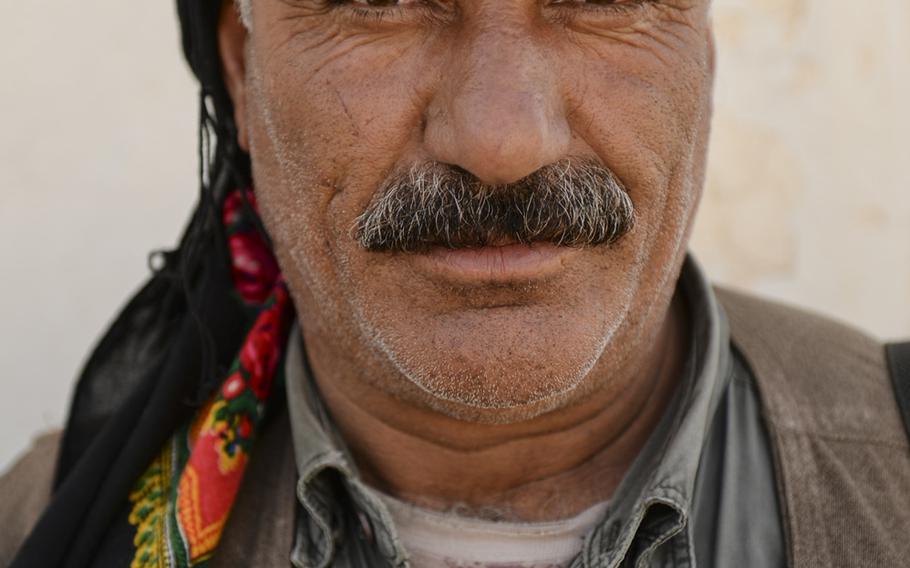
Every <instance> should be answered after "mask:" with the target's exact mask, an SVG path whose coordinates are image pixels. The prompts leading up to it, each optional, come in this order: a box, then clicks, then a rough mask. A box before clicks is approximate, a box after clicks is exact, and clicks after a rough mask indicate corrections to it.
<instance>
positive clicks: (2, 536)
mask: <svg viewBox="0 0 910 568" xmlns="http://www.w3.org/2000/svg"><path fill="white" fill-rule="evenodd" d="M60 437H61V432H59V431H56V432H50V433H47V434H43V435H41V436H39V437H38V438H36V439H35V441H34V442H33V444H32V447H31V448H30V449H29V450H28V452H26V454H25V455H24V456H22V457H21V458H20V459H19V461H17V462H16V463H15V464H13V466H12V467H11V468H10V469H9V470H8V471H6V472H5V473H4V474H3V475H2V476H0V504H2V506H0V526H2V527H3V529H2V530H0V566H7V565H8V564H9V562H10V561H11V560H12V557H13V555H14V554H15V553H16V550H17V549H18V548H19V545H20V544H21V543H22V541H23V540H25V537H26V536H27V535H28V533H29V531H31V529H32V527H33V526H34V524H35V523H36V522H37V520H38V517H39V516H40V515H41V512H42V511H43V510H44V508H45V507H46V506H47V503H48V501H49V500H50V497H51V489H52V484H53V477H54V469H55V465H56V461H57V450H58V448H59V446H60Z"/></svg>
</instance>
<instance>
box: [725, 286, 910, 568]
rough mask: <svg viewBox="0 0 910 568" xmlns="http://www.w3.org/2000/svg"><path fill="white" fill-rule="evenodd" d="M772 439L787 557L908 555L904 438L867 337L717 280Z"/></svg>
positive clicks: (825, 566) (848, 559) (878, 561)
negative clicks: (733, 289) (732, 289)
mask: <svg viewBox="0 0 910 568" xmlns="http://www.w3.org/2000/svg"><path fill="white" fill-rule="evenodd" d="M718 298H719V299H720V300H721V303H722V304H723V306H724V308H725V309H726V312H727V315H728V317H729V321H730V327H731V330H732V334H733V343H734V345H735V346H736V347H737V348H738V349H739V350H740V351H741V352H742V354H743V355H744V357H745V359H746V360H747V361H748V363H749V364H750V365H751V370H752V372H753V374H754V376H755V378H756V382H757V384H758V388H759V392H760V395H761V398H762V401H763V407H764V417H765V422H766V425H767V428H768V431H769V435H770V436H771V441H772V448H773V451H774V458H775V466H776V471H777V483H778V487H779V491H778V494H779V497H780V499H781V510H782V511H783V517H784V519H785V522H786V525H787V526H786V531H785V534H786V535H787V549H788V550H787V552H788V559H789V563H788V564H789V565H790V566H791V567H794V568H815V567H818V568H830V567H835V566H836V567H841V566H856V567H861V566H863V567H865V566H910V447H908V441H907V436H906V434H905V433H904V428H903V424H902V422H901V417H900V414H899V412H898V407H897V403H896V399H895V396H894V391H893V389H892V385H891V381H890V379H889V376H888V371H887V366H886V364H885V358H884V349H883V347H882V345H881V343H879V342H878V341H876V340H874V339H872V338H870V337H868V336H866V335H864V334H863V333H861V332H858V331H856V330H853V329H851V328H849V327H847V326H844V325H840V324H837V323H834V322H831V321H830V320H827V319H824V318H821V317H818V316H815V315H812V314H808V313H806V312H803V311H800V310H797V309H793V308H788V307H784V306H781V305H779V304H774V303H771V302H766V301H762V300H759V299H756V298H753V297H749V296H746V295H743V294H739V293H735V292H730V291H723V290H722V291H718Z"/></svg>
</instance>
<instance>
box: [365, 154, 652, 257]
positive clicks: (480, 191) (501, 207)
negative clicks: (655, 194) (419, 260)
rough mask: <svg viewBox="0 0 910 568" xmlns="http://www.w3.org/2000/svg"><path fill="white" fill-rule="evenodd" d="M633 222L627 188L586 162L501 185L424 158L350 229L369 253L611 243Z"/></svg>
mask: <svg viewBox="0 0 910 568" xmlns="http://www.w3.org/2000/svg"><path fill="white" fill-rule="evenodd" d="M634 223H635V210H634V207H633V204H632V199H631V198H630V197H629V194H628V192H627V191H626V189H625V187H623V185H622V183H621V182H620V181H619V179H618V178H617V177H616V175H614V174H613V172H611V171H610V170H609V169H608V168H606V167H604V166H602V165H600V164H599V163H596V162H594V161H591V160H582V159H566V160H562V161H559V162H556V163H554V164H551V165H548V166H545V167H543V168H541V169H539V170H537V171H536V172H534V173H533V174H531V175H529V176H528V177H526V178H524V179H522V180H519V181H517V182H515V183H510V184H504V185H489V184H484V183H481V182H480V181H479V180H478V179H477V178H476V177H474V176H473V175H472V174H470V173H469V172H467V171H465V170H463V169H460V168H457V167H454V166H450V165H446V164H441V163H436V162H429V163H424V164H420V165H418V166H415V167H413V168H411V169H410V170H408V171H405V172H402V173H399V174H396V175H393V176H391V177H390V178H389V179H388V180H387V181H386V182H385V183H384V184H383V186H382V187H381V188H380V190H379V191H378V192H377V194H376V195H375V197H374V198H373V200H372V201H371V202H370V204H369V205H368V206H367V208H366V210H365V211H364V212H363V214H362V215H360V216H359V217H358V218H357V219H356V220H355V222H354V229H353V232H354V236H355V238H356V239H357V241H358V242H359V244H360V246H362V247H363V248H364V249H366V250H368V251H373V252H423V251H426V250H427V249H429V248H431V247H436V246H442V247H447V248H452V249H456V248H476V247H483V246H491V245H496V244H503V243H532V242H549V243H554V244H556V245H561V246H571V247H581V246H594V245H608V244H612V243H614V242H616V241H617V240H619V239H620V238H622V237H623V236H625V235H626V234H628V233H629V231H631V230H632V227H633V226H634Z"/></svg>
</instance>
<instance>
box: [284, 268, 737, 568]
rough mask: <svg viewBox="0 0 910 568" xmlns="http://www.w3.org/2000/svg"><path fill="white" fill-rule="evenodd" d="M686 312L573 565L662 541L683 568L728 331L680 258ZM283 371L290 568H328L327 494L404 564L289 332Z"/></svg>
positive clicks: (330, 511)
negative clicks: (641, 435)
mask: <svg viewBox="0 0 910 568" xmlns="http://www.w3.org/2000/svg"><path fill="white" fill-rule="evenodd" d="M678 287H679V291H680V292H681V293H682V295H683V297H684V298H685V300H686V302H687V303H688V307H689V313H690V315H691V324H692V329H691V332H692V333H691V337H692V341H691V346H690V355H689V356H688V358H687V363H686V365H685V371H684V376H683V377H682V380H681V381H680V384H679V386H678V388H677V392H676V394H675V395H674V398H673V401H672V402H671V404H670V406H669V408H668V410H667V412H666V413H665V414H664V417H663V418H662V419H661V421H660V422H659V424H658V426H657V427H656V428H655V431H654V432H653V433H652V435H651V437H650V438H649V440H648V442H647V443H646V444H645V447H644V448H643V450H642V451H641V453H640V454H639V456H638V458H636V460H635V462H634V463H633V465H632V467H631V468H630V470H629V471H628V472H627V473H626V475H625V477H624V479H623V481H622V482H621V483H620V485H619V487H618V488H617V490H616V492H615V494H614V497H613V498H612V499H611V502H610V506H609V507H608V509H607V512H606V515H605V519H604V522H603V523H601V524H600V525H598V527H597V528H596V529H595V530H594V531H592V532H591V534H589V535H588V537H587V538H586V540H585V545H584V548H583V550H582V554H581V556H580V557H579V559H578V561H576V563H575V564H573V566H578V567H584V568H602V567H613V566H618V565H619V564H620V563H621V562H628V563H629V565H636V566H641V565H643V564H646V563H647V562H648V561H649V560H650V558H651V557H652V556H653V555H654V554H655V553H656V552H657V551H658V550H659V549H662V550H661V553H663V554H666V553H667V551H666V548H665V547H662V545H663V544H664V543H668V544H669V548H670V549H671V552H670V553H672V554H673V555H674V556H675V557H676V558H677V559H678V560H679V561H680V562H681V563H683V564H692V560H691V559H692V556H693V554H692V539H691V529H690V523H689V519H690V513H691V508H692V507H691V505H692V495H693V492H694V487H695V477H696V473H697V470H698V462H699V457H700V455H701V453H702V448H703V446H704V443H705V439H706V436H707V432H708V429H709V426H710V418H711V416H713V414H714V409H715V408H716V406H717V403H718V400H719V397H720V394H721V393H722V391H723V387H724V386H725V385H726V381H727V379H728V377H729V375H730V365H731V360H730V356H729V330H728V328H727V323H726V320H725V318H724V316H723V314H722V312H721V310H720V307H719V304H718V302H717V300H716V298H715V296H714V292H713V290H712V289H711V287H710V285H709V284H708V282H707V279H706V278H705V276H704V273H703V272H702V270H701V268H700V267H699V265H698V264H697V262H696V261H695V260H694V259H693V258H692V257H691V256H689V257H688V258H687V259H686V261H685V264H684V266H683V269H682V273H681V276H680V279H679V283H678ZM291 337H292V340H291V342H290V343H291V345H290V347H289V348H288V355H287V360H286V365H285V372H286V377H287V380H286V381H285V384H286V388H287V395H288V397H287V398H288V407H289V412H290V417H291V431H292V438H293V442H294V454H295V458H296V462H297V471H298V474H299V481H298V484H297V498H298V500H299V502H300V504H301V505H302V506H303V508H304V509H305V510H306V512H307V513H308V514H307V515H306V519H305V520H303V522H301V523H298V532H297V538H296V539H295V546H294V551H292V555H291V559H292V562H293V563H294V565H295V566H297V567H298V568H303V567H304V566H306V567H309V566H315V567H317V568H322V567H325V566H329V565H330V564H331V562H332V557H333V555H334V553H335V549H336V547H337V535H336V534H335V530H334V525H336V524H337V522H338V519H336V518H334V516H335V515H336V514H337V509H338V506H337V503H338V499H337V495H335V493H336V492H337V487H336V486H335V485H332V484H330V483H328V482H327V480H326V477H327V476H326V475H325V474H326V472H329V471H334V472H336V473H338V474H340V478H341V480H342V486H343V490H344V491H346V492H347V493H348V496H349V497H350V499H351V500H352V501H353V503H354V505H355V506H356V507H358V508H359V513H360V514H362V515H366V517H367V520H368V521H369V525H370V527H371V530H372V533H373V537H374V538H375V539H376V544H377V546H378V548H379V550H380V552H381V554H382V556H384V557H385V559H386V560H387V561H388V563H389V564H390V565H391V566H406V565H407V561H406V558H407V554H406V553H405V551H404V550H403V549H402V547H401V545H400V543H399V541H398V538H397V535H396V533H395V528H394V526H393V522H392V520H391V516H390V515H389V512H388V510H387V509H386V507H385V505H384V504H383V503H382V502H381V501H380V500H379V499H378V498H377V497H376V495H375V493H374V492H372V491H371V490H369V489H368V488H367V487H366V486H364V485H363V482H362V481H361V480H360V478H359V476H358V474H357V470H356V467H355V465H354V461H353V460H352V459H351V457H350V455H349V453H348V450H347V448H346V446H345V444H344V442H343V440H342V439H341V438H340V436H339V435H338V433H337V431H336V430H335V429H334V428H333V427H332V424H331V422H330V420H329V418H328V415H327V413H326V411H325V409H324V407H323V406H322V403H321V401H320V398H319V394H318V391H317V389H316V386H315V383H314V382H313V380H312V378H311V377H312V375H311V373H309V372H308V371H309V370H308V366H307V362H306V358H305V356H304V349H303V344H302V340H301V339H300V334H299V333H294V334H292V336H291Z"/></svg>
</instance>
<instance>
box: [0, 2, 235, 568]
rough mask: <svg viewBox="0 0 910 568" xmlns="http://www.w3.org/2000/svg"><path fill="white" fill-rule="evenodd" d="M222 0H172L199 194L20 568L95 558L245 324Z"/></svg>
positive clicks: (104, 368) (133, 310) (124, 324)
mask: <svg viewBox="0 0 910 568" xmlns="http://www.w3.org/2000/svg"><path fill="white" fill-rule="evenodd" d="M221 9H222V1H221V0H177V12H178V15H179V19H180V26H181V31H182V36H183V50H184V53H185V55H186V58H187V60H188V61H189V64H190V66H191V68H192V70H193V72H194V73H195V75H196V77H197V78H198V80H199V84H200V96H199V101H200V121H199V158H200V171H199V178H200V196H199V201H198V203H197V205H196V209H195V211H194V212H193V214H192V216H191V218H190V220H189V223H188V225H187V228H186V229H185V231H184V234H183V236H182V238H181V239H180V242H179V245H178V247H177V248H176V249H174V250H171V251H166V252H158V253H153V255H152V257H151V262H150V264H151V265H152V268H153V273H152V275H151V277H150V278H149V280H148V281H147V282H146V284H145V285H144V286H143V287H142V288H141V289H140V290H139V292H138V293H136V295H135V296H134V297H133V298H132V299H131V300H130V301H129V302H128V303H127V305H126V307H125V308H123V310H122V311H121V312H120V314H119V315H118V317H117V318H116V320H115V321H114V323H113V324H112V325H111V326H110V328H109V329H108V331H107V332H106V333H105V334H104V336H103V337H102V339H101V341H100V342H99V343H98V345H97V346H96V348H95V350H94V351H93V353H92V354H91V356H90V358H89V359H88V362H87V364H86V365H85V368H84V370H83V372H82V374H81V376H80V378H79V380H78V383H77V385H76V389H75V392H74V395H73V398H72V403H71V407H70V411H69V418H68V421H67V425H66V430H65V432H64V435H63V439H62V443H61V448H60V453H59V457H58V462H57V469H56V473H55V480H54V493H53V496H52V499H51V501H50V504H49V506H48V507H47V509H46V510H45V512H44V513H43V515H42V516H41V518H40V519H39V521H38V523H37V525H36V526H35V528H34V530H33V531H32V533H31V534H30V536H29V537H28V538H27V540H26V541H25V542H24V543H23V545H22V547H21V548H20V550H19V552H18V554H17V556H16V558H15V560H14V561H13V564H12V566H13V567H15V568H35V567H38V566H40V567H42V568H51V567H56V566H65V567H68V568H77V567H84V566H90V565H93V564H95V562H96V555H97V554H98V551H99V548H101V547H103V546H104V542H105V540H106V539H108V538H109V535H110V533H111V530H112V528H111V527H112V526H113V525H115V524H116V523H117V519H118V516H119V515H121V514H122V512H123V509H124V504H125V503H126V502H127V497H128V495H129V492H130V490H131V488H132V486H133V485H134V483H135V482H136V480H137V479H138V478H139V476H140V475H141V474H142V473H143V471H144V470H145V468H146V467H147V466H148V464H149V462H150V461H151V460H152V458H153V457H154V456H155V455H156V454H157V453H158V452H159V451H160V449H161V448H162V446H163V445H164V444H165V442H166V441H167V440H168V438H169V437H170V436H171V435H172V433H173V431H174V430H175V429H176V428H177V427H178V426H179V425H180V424H182V423H183V422H184V421H186V420H188V419H189V417H190V416H192V414H193V412H194V411H195V410H196V409H198V407H199V406H200V405H201V403H202V402H203V401H205V400H206V399H207V398H208V396H209V395H210V394H211V392H212V391H213V390H214V388H215V387H216V380H217V379H218V378H219V376H221V375H222V374H223V372H224V371H225V370H226V367H227V366H228V365H229V364H230V362H231V358H232V357H233V356H234V354H235V353H236V351H237V349H238V348H239V345H240V343H241V341H242V339H243V334H244V332H245V330H246V329H247V327H248V326H249V317H250V316H249V313H248V312H247V311H245V310H244V309H243V306H242V305H241V303H240V302H239V301H238V300H237V299H236V297H235V296H234V295H232V293H231V290H232V282H231V278H230V273H229V257H228V254H227V250H226V247H225V244H224V243H225V241H224V236H223V227H222V225H221V221H220V215H218V214H217V212H218V211H220V205H221V203H222V201H223V199H224V197H225V196H226V194H227V193H228V192H230V191H231V190H232V189H235V188H238V187H245V186H247V185H248V184H249V159H248V157H247V156H246V155H245V154H244V153H243V152H242V151H240V150H239V148H238V147H237V140H236V130H235V127H234V121H233V117H232V112H233V111H232V108H231V102H230V98H229V96H228V93H227V90H226V88H225V85H224V82H223V79H222V74H221V65H220V59H219V54H218V43H217V24H218V19H219V15H220V13H221ZM124 25H126V22H124ZM137 175H142V173H141V172H137Z"/></svg>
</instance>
